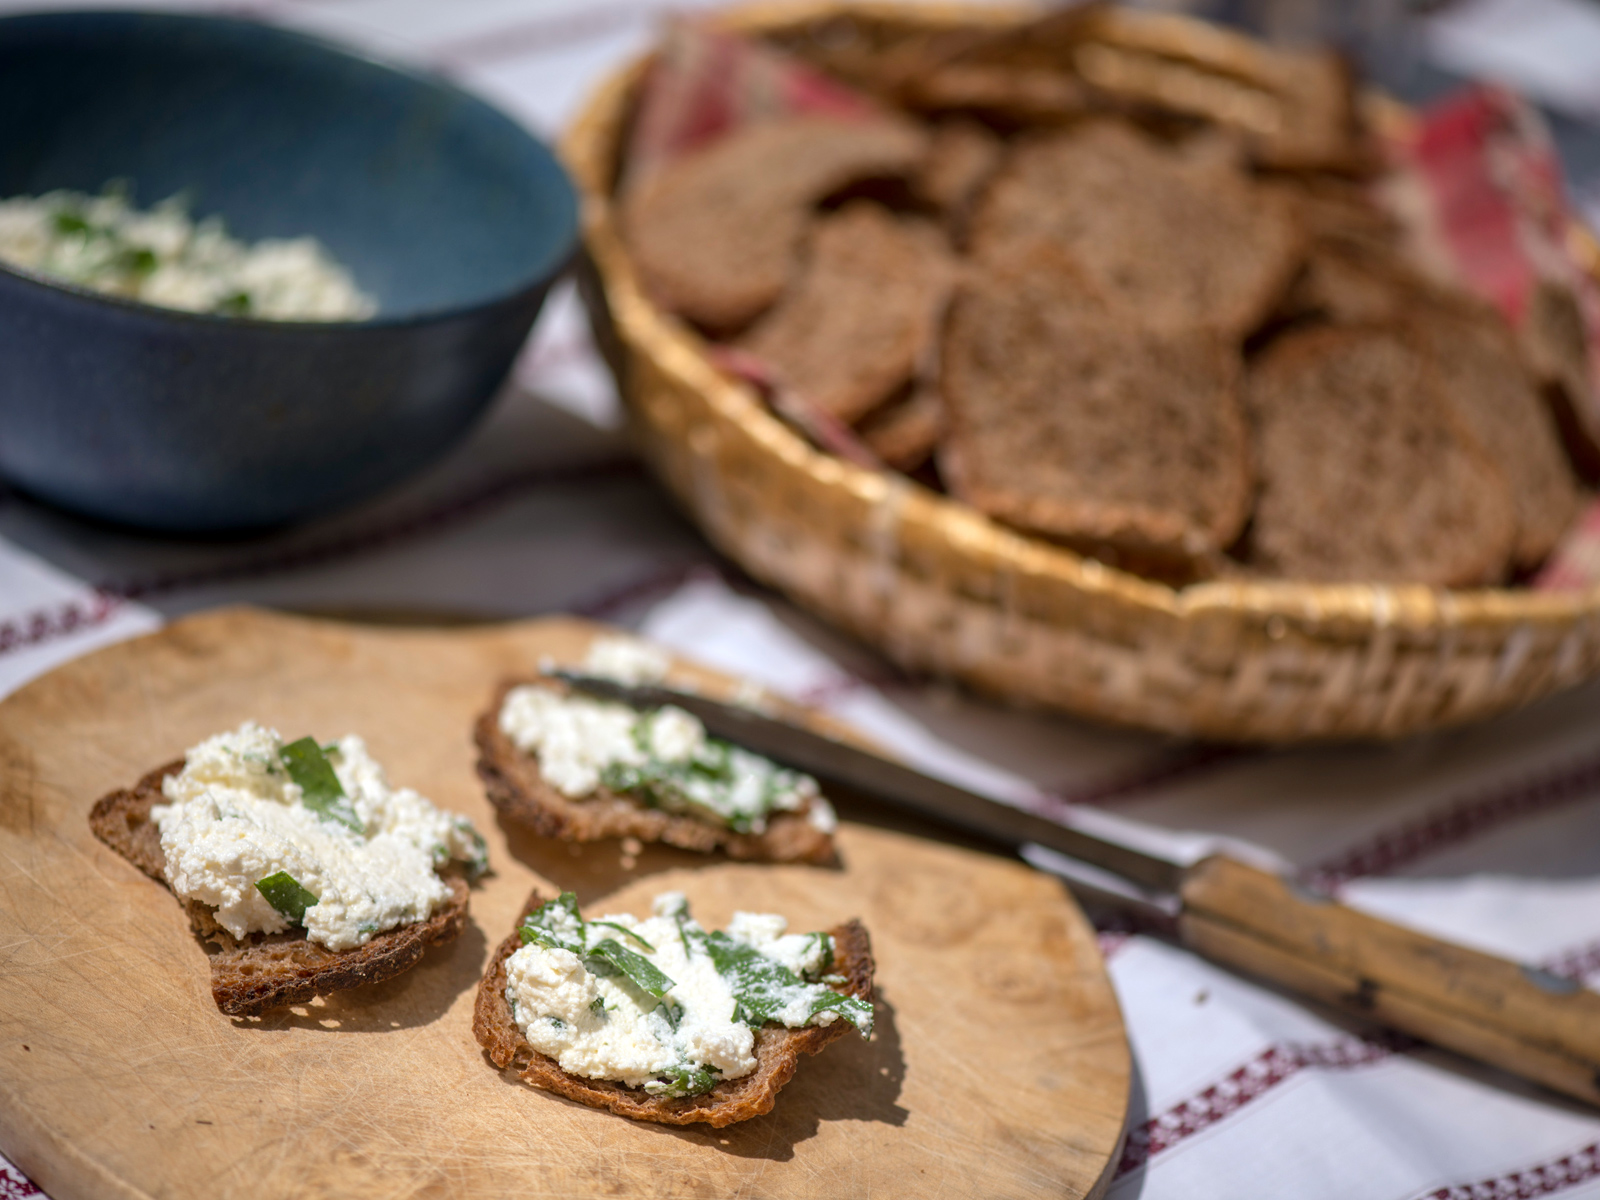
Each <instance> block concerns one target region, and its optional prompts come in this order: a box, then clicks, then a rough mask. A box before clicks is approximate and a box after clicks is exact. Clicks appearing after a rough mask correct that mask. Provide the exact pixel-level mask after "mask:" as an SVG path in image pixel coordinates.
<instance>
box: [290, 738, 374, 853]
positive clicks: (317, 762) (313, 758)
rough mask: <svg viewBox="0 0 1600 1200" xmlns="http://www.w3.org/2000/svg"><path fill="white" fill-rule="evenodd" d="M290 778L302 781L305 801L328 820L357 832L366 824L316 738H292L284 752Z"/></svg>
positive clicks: (363, 828) (301, 791)
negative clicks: (363, 823) (362, 821)
mask: <svg viewBox="0 0 1600 1200" xmlns="http://www.w3.org/2000/svg"><path fill="white" fill-rule="evenodd" d="M279 753H280V756H281V757H282V759H283V765H284V767H285V768H286V769H287V770H288V772H289V778H290V779H292V780H294V781H295V783H297V784H299V785H300V799H301V802H302V803H303V804H304V805H305V806H306V807H307V808H309V809H310V810H311V811H312V812H314V813H316V814H317V816H319V817H322V818H323V819H324V820H328V821H335V822H337V823H338V824H340V825H343V826H344V827H345V828H346V829H350V830H353V831H354V832H356V833H365V832H366V827H365V826H363V825H362V824H361V818H360V817H358V816H357V815H356V810H355V809H354V808H353V807H352V806H351V804H350V799H349V797H348V796H346V795H345V794H344V785H343V784H341V783H340V782H339V776H338V775H336V774H334V770H333V764H332V763H330V762H329V761H328V756H327V755H326V754H324V753H323V752H322V747H321V746H319V745H317V743H316V740H315V739H313V738H308V737H303V738H301V739H300V740H299V741H298V742H290V743H289V744H288V745H287V746H285V747H284V748H283V749H282V750H281V751H280V752H279Z"/></svg>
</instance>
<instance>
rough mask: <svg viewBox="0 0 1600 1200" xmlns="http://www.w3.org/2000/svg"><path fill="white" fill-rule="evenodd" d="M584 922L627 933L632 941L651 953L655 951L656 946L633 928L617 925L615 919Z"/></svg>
mask: <svg viewBox="0 0 1600 1200" xmlns="http://www.w3.org/2000/svg"><path fill="white" fill-rule="evenodd" d="M586 924H589V925H604V926H605V927H606V928H608V929H615V930H616V931H617V932H618V933H625V934H627V935H628V936H629V937H631V938H632V939H633V940H634V941H636V942H638V943H639V945H641V946H643V947H644V948H645V949H646V950H648V951H650V953H651V954H654V953H655V952H656V948H655V947H654V946H652V945H651V944H650V943H649V942H647V941H645V940H644V939H643V938H642V937H640V936H639V935H638V934H637V933H635V932H634V931H633V930H631V929H629V928H628V927H627V926H626V925H619V924H617V923H616V922H615V921H589V922H586Z"/></svg>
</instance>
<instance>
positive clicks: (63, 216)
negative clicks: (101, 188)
mask: <svg viewBox="0 0 1600 1200" xmlns="http://www.w3.org/2000/svg"><path fill="white" fill-rule="evenodd" d="M51 220H52V221H53V222H54V223H55V227H56V232H57V233H64V234H73V233H88V232H89V222H87V221H85V220H84V219H83V217H82V216H80V215H79V214H78V213H75V212H71V211H69V210H68V209H61V210H60V211H59V212H57V213H56V214H55V215H54V216H53V217H52V218H51Z"/></svg>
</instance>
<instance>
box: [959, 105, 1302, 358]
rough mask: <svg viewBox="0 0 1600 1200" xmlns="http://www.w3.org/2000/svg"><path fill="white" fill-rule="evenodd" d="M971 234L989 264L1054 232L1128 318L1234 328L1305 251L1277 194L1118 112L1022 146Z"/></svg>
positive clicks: (1270, 296)
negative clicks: (1197, 160)
mask: <svg viewBox="0 0 1600 1200" xmlns="http://www.w3.org/2000/svg"><path fill="white" fill-rule="evenodd" d="M971 240H972V245H973V251H974V254H975V255H976V256H977V258H978V259H979V260H980V261H989V262H993V261H997V260H1002V259H1006V258H1013V257H1016V256H1017V255H1018V254H1020V253H1022V252H1023V251H1025V249H1026V247H1028V246H1029V245H1031V244H1033V243H1035V242H1038V241H1040V240H1044V241H1048V242H1052V243H1054V244H1055V245H1057V246H1059V247H1060V248H1061V249H1062V250H1064V251H1065V252H1066V253H1067V254H1068V256H1069V257H1070V258H1071V259H1072V261H1073V262H1074V263H1076V264H1077V266H1078V268H1079V269H1080V270H1081V271H1082V272H1083V274H1084V275H1085V277H1086V278H1087V279H1088V281H1089V283H1090V284H1091V285H1092V286H1093V287H1094V288H1095V290H1096V291H1098V292H1099V293H1100V294H1101V295H1102V296H1104V297H1105V299H1106V300H1107V301H1108V302H1109V303H1110V304H1112V305H1114V306H1116V307H1119V308H1121V309H1123V310H1124V311H1125V312H1126V313H1128V315H1129V316H1130V317H1131V318H1133V319H1136V320H1138V321H1139V322H1141V323H1143V324H1146V325H1149V326H1152V327H1157V328H1163V329H1175V330H1181V329H1190V328H1194V327H1197V326H1202V325H1209V326H1212V327H1214V328H1216V329H1218V330H1219V331H1220V332H1222V333H1223V334H1225V335H1227V336H1229V337H1235V338H1239V337H1243V336H1244V335H1245V334H1247V333H1249V332H1250V331H1251V330H1253V329H1255V328H1256V327H1257V326H1258V325H1259V324H1260V323H1261V322H1262V320H1263V319H1264V318H1265V317H1266V315H1267V314H1268V313H1269V312H1270V311H1271V310H1272V307H1273V305H1274V304H1275V303H1276V301H1277V300H1278V297H1279V296H1280V295H1281V293H1282V292H1283V291H1284V289H1285V288H1286V287H1287V285H1288V283H1289V281H1290V279H1291V277H1292V276H1293V274H1294V272H1295V270H1296V268H1297V267H1298V265H1299V262H1300V256H1301V249H1302V241H1301V237H1300V234H1299V231H1298V229H1297V228H1296V226H1295V224H1294V222H1293V219H1292V218H1291V217H1290V215H1289V213H1288V211H1287V209H1286V207H1285V206H1284V205H1283V203H1282V202H1281V201H1280V200H1279V199H1278V198H1277V197H1274V196H1272V195H1271V194H1269V193H1267V192H1264V191H1262V190H1261V189H1259V188H1255V187H1253V186H1252V185H1251V184H1250V183H1249V182H1248V181H1247V180H1245V179H1243V178H1240V177H1238V176H1237V175H1236V174H1235V173H1234V172H1232V171H1228V170H1222V169H1213V170H1205V169H1201V168H1197V167H1195V166H1193V165H1191V164H1189V163H1186V162H1185V161H1184V159H1183V158H1182V157H1181V156H1180V155H1179V154H1178V153H1177V152H1176V151H1174V150H1172V149H1171V148H1169V147H1165V146H1162V145H1160V144H1158V143H1155V142H1153V141H1151V140H1150V139H1148V138H1146V137H1144V136H1142V135H1141V134H1139V133H1138V132H1137V131H1135V130H1134V129H1132V128H1131V127H1129V126H1126V125H1123V124H1119V123H1113V122H1109V121H1097V122H1092V123H1089V124H1087V125H1084V126H1081V127H1079V128H1075V129H1073V130H1072V131H1070V132H1067V133H1062V134H1054V135H1050V136H1045V137H1038V138H1034V139H1030V140H1028V141H1025V142H1023V143H1022V144H1021V145H1019V146H1018V147H1017V149H1016V150H1015V152H1014V153H1013V155H1012V157H1011V161H1010V162H1009V163H1008V164H1007V165H1006V166H1005V167H1004V168H1003V169H1002V170H1001V172H1000V174H999V175H998V176H997V177H996V179H995V180H994V182H993V183H992V184H991V185H990V187H989V190H988V192H987V193H986V194H985V196H984V197H983V200H982V201H981V202H980V203H979V205H978V208H977V211H976V212H975V213H974V215H973V219H972V226H971Z"/></svg>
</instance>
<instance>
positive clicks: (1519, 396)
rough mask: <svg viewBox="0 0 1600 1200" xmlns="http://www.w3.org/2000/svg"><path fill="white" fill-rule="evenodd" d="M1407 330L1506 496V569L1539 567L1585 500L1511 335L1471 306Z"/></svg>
mask: <svg viewBox="0 0 1600 1200" xmlns="http://www.w3.org/2000/svg"><path fill="white" fill-rule="evenodd" d="M1411 328H1412V330H1413V331H1414V333H1415V334H1416V336H1417V337H1418V339H1419V341H1420V342H1421V344H1422V346H1423V348H1424V350H1425V351H1426V352H1427V354H1428V357H1429V360H1430V361H1431V363H1432V364H1433V367H1434V370H1435V371H1436V372H1437V375H1438V378H1439V382H1440V385H1441V388H1442V390H1443V393H1444V396H1445V398H1446V399H1447V400H1448V401H1449V403H1450V406H1451V411H1452V412H1454V413H1455V414H1456V415H1457V416H1458V417H1459V418H1460V419H1461V421H1462V423H1463V424H1465V426H1466V428H1467V431H1468V432H1469V433H1470V434H1471V436H1472V438H1473V439H1474V441H1475V442H1476V443H1477V446H1478V449H1479V450H1480V451H1481V452H1482V453H1483V454H1484V456H1485V457H1487V458H1488V459H1489V460H1490V461H1491V462H1493V463H1494V465H1495V466H1496V467H1497V468H1498V469H1499V471H1500V473H1501V475H1502V476H1503V477H1504V478H1505V481H1506V483H1507V484H1508V485H1509V486H1510V488H1511V497H1512V501H1513V504H1514V506H1515V510H1516V518H1517V537H1516V542H1515V544H1514V546H1513V548H1512V552H1511V559H1512V565H1513V566H1514V567H1515V568H1517V569H1518V570H1529V569H1531V568H1533V567H1536V566H1538V565H1539V563H1541V562H1543V561H1544V558H1545V556H1546V555H1548V554H1549V553H1550V551H1551V550H1553V549H1555V545H1556V543H1557V542H1558V541H1560V540H1561V535H1562V534H1563V533H1565V532H1566V530H1567V527H1568V526H1570V525H1571V524H1572V522H1573V521H1574V520H1576V519H1577V516H1578V511H1579V509H1580V507H1581V506H1582V503H1583V497H1582V493H1581V492H1580V491H1579V489H1578V481H1577V477H1576V476H1575V475H1574V473H1573V470H1572V466H1571V464H1570V463H1568V462H1567V458H1566V455H1565V453H1564V452H1563V451H1562V448H1561V440H1560V435H1559V434H1558V432H1557V430H1556V425H1555V420H1554V418H1553V417H1552V416H1551V414H1550V412H1549V410H1548V409H1547V408H1546V407H1545V404H1544V400H1543V398H1542V397H1541V396H1540V395H1539V390H1538V387H1537V385H1536V383H1535V381H1534V378H1533V375H1532V373H1531V372H1530V371H1529V370H1528V368H1527V366H1526V365H1525V364H1524V363H1523V361H1522V358H1521V356H1520V354H1519V352H1518V349H1517V343H1516V336H1515V334H1513V332H1512V330H1511V327H1510V326H1509V325H1507V324H1506V322H1505V321H1504V319H1503V318H1502V317H1501V316H1500V314H1499V313H1498V312H1496V311H1495V310H1493V309H1491V308H1488V307H1487V306H1486V305H1473V304H1469V303H1462V304H1457V305H1453V306H1450V307H1445V306H1443V305H1435V306H1433V307H1431V308H1426V309H1422V310H1420V311H1417V312H1416V313H1414V315H1413V318H1412V321H1411Z"/></svg>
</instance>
